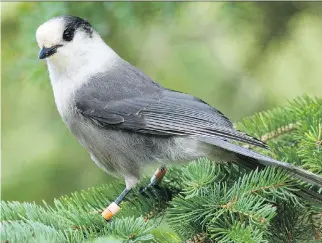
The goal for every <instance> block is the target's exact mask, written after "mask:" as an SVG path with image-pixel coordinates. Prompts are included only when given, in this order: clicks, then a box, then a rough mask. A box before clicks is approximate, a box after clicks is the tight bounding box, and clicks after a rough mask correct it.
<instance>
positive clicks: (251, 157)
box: [198, 137, 322, 188]
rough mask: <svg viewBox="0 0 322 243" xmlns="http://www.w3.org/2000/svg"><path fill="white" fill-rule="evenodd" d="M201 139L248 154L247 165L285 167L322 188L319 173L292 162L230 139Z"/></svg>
mask: <svg viewBox="0 0 322 243" xmlns="http://www.w3.org/2000/svg"><path fill="white" fill-rule="evenodd" d="M198 140H199V141H202V142H205V143H208V144H212V145H215V146H217V147H220V148H223V149H225V150H227V151H230V152H233V153H235V154H236V155H237V156H239V157H242V156H246V157H247V158H248V161H245V160H244V161H245V163H246V164H245V165H246V166H247V167H253V166H256V167H265V166H275V167H280V168H283V169H285V170H286V171H288V172H289V174H291V175H292V176H294V177H296V178H298V179H300V180H302V181H305V182H308V183H310V184H313V185H315V186H318V187H320V188H322V177H321V176H319V175H316V174H314V173H312V172H309V171H307V170H304V169H301V168H299V167H296V166H294V165H292V164H288V163H285V162H281V161H278V160H274V159H272V158H270V157H267V156H264V155H261V154H258V153H256V152H254V151H252V150H249V149H247V148H243V147H240V146H238V145H236V144H232V143H230V142H228V141H224V140H222V139H219V138H218V139H214V138H209V137H202V138H198Z"/></svg>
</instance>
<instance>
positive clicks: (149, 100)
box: [76, 90, 267, 148]
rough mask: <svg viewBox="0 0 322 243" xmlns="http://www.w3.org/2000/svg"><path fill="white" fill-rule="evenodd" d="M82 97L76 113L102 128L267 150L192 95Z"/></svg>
mask: <svg viewBox="0 0 322 243" xmlns="http://www.w3.org/2000/svg"><path fill="white" fill-rule="evenodd" d="M91 91H92V92H93V90H91ZM81 93H82V94H86V95H82V96H76V107H77V110H78V111H79V112H80V113H81V114H82V115H84V116H86V117H89V118H90V119H92V120H94V121H95V122H96V123H97V122H98V123H99V124H101V125H102V126H103V127H104V126H105V127H107V128H108V127H110V128H113V129H123V130H129V131H136V132H140V133H145V134H155V135H164V136H173V135H177V136H187V135H189V136H203V137H221V138H225V139H230V140H235V141H240V142H244V143H248V144H252V145H256V146H259V147H264V148H267V146H266V144H264V143H263V142H261V141H259V140H257V139H255V138H253V137H250V136H249V135H247V134H245V133H242V132H240V131H237V130H235V129H234V128H233V125H232V123H231V122H230V121H229V119H228V118H226V117H225V116H224V115H223V114H222V113H221V112H219V111H217V110H216V109H215V108H212V107H211V106H209V105H208V104H206V103H204V102H203V101H201V100H199V99H197V98H195V97H193V96H191V95H187V94H182V93H178V92H174V91H169V90H162V92H158V93H154V94H153V95H144V96H141V97H132V98H128V99H122V100H118V101H115V102H106V101H100V100H99V99H98V98H97V96H95V99H94V98H92V96H91V95H89V93H87V92H86V91H85V92H84V90H83V91H82V92H81ZM90 94H92V93H90Z"/></svg>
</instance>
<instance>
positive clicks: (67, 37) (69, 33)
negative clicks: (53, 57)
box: [63, 28, 75, 41]
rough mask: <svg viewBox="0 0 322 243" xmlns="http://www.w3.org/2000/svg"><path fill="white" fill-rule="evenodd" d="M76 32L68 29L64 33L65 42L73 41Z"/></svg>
mask: <svg viewBox="0 0 322 243" xmlns="http://www.w3.org/2000/svg"><path fill="white" fill-rule="evenodd" d="M74 33H75V30H74V29H71V28H68V29H66V30H65V31H64V33H63V40H64V41H71V40H72V39H73V37H74Z"/></svg>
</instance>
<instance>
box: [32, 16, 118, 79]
mask: <svg viewBox="0 0 322 243" xmlns="http://www.w3.org/2000/svg"><path fill="white" fill-rule="evenodd" d="M36 39H37V42H38V45H39V47H40V49H41V50H40V53H39V59H46V60H47V63H48V69H49V72H50V74H51V76H52V75H54V73H59V74H63V73H66V72H67V73H68V75H72V74H73V73H75V72H77V71H79V70H82V69H84V68H85V67H87V68H89V67H94V66H96V67H98V66H101V65H102V64H104V63H107V62H108V61H109V60H110V59H113V58H115V57H116V56H117V55H116V53H115V52H114V51H113V50H112V49H111V48H109V47H108V46H107V45H106V44H105V42H104V41H103V40H102V39H101V37H100V35H99V34H98V33H97V32H96V31H95V30H94V29H93V27H92V26H91V25H90V24H89V23H88V22H87V21H86V20H84V19H82V18H79V17H74V16H59V17H55V18H52V19H50V20H48V21H47V22H45V23H43V24H42V25H40V26H39V28H38V29H37V32H36ZM93 71H94V70H93Z"/></svg>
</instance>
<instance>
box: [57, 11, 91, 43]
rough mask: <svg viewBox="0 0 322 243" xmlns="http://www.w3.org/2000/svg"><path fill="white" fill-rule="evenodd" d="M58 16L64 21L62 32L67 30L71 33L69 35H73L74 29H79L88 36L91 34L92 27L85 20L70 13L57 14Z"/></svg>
mask: <svg viewBox="0 0 322 243" xmlns="http://www.w3.org/2000/svg"><path fill="white" fill-rule="evenodd" d="M58 18H62V19H63V21H64V23H65V28H64V34H65V33H66V32H68V33H71V36H73V35H74V32H75V31H76V30H78V29H81V30H83V31H84V32H85V33H87V34H88V35H89V36H90V37H91V36H92V33H93V27H92V25H91V24H90V23H89V22H88V21H87V20H85V19H82V18H80V17H76V16H70V15H64V16H59V17H58ZM64 39H65V38H64ZM71 39H72V38H71ZM67 41H69V40H67Z"/></svg>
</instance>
